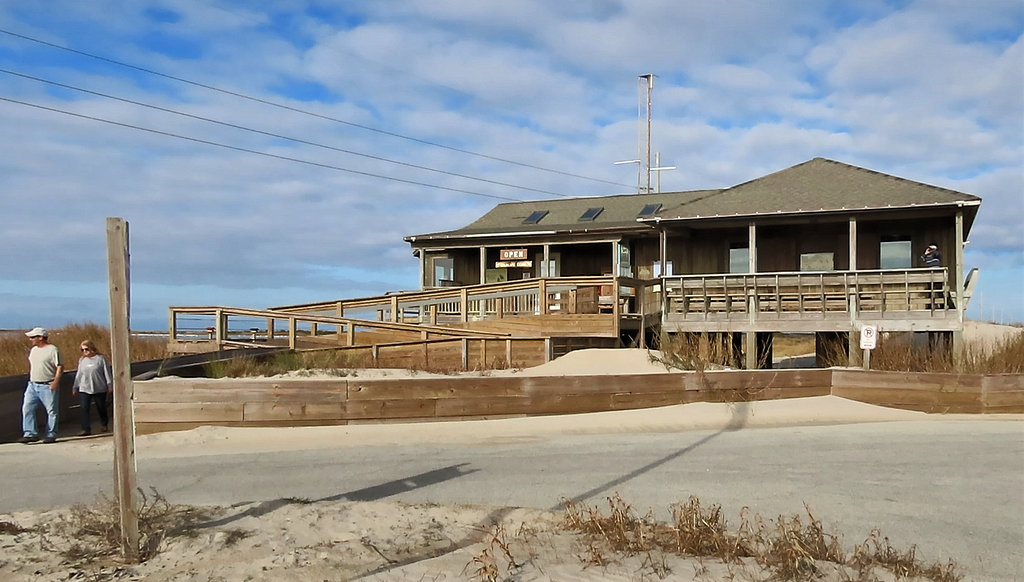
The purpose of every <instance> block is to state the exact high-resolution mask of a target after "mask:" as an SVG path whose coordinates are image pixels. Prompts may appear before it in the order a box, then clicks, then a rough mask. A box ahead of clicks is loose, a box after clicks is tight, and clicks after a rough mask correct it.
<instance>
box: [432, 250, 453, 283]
mask: <svg viewBox="0 0 1024 582" xmlns="http://www.w3.org/2000/svg"><path fill="white" fill-rule="evenodd" d="M454 282H455V259H453V258H451V257H435V258H434V287H450V286H451V285H452V284H453V283H454Z"/></svg>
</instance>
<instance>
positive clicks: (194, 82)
mask: <svg viewBox="0 0 1024 582" xmlns="http://www.w3.org/2000/svg"><path fill="white" fill-rule="evenodd" d="M0 33H4V34H7V35H10V36H13V37H17V38H21V39H24V40H27V41H31V42H35V43H39V44H42V45H46V46H49V47H53V48H56V49H60V50H63V51H68V52H71V53H75V54H77V55H82V56H85V57H89V58H91V59H97V60H100V61H104V62H107V63H111V64H114V65H118V66H121V67H127V68H129V69H134V70H136V71H141V72H143V73H148V74H150V75H156V76H158V77H164V78H165V79H171V80H173V81H178V82H179V83H186V84H188V85H192V86H195V87H201V88H203V89H209V90H210V91H217V92H218V93H224V94H225V95H231V96H233V97H238V98H241V99H247V100H249V101H255V102H256V103H262V104H264V105H270V106H271V107H278V108H280V109H285V110H288V111H294V112H295V113H302V114H303V115H310V116H313V117H318V118H320V119H325V120H327V121H333V122H335V123H341V124H344V125H348V126H351V127H358V128H359V129H365V130H367V131H373V132H376V133H380V134H384V135H388V136H391V137H397V138H400V139H405V140H409V141H412V142H416V143H421V144H424V145H429V146H433V147H439V148H444V149H446V150H450V151H453V152H459V153H462V154H468V155H471V156H477V157H480V158H485V159H488V160H494V161H496V162H503V163H506V164H513V165H516V166H522V167H524V168H531V169H534V170H541V171H544V172H551V173H553V174H560V175H563V176H569V177H572V178H580V179H583V180H590V181H593V182H601V183H604V184H612V185H614V186H626V187H632V186H633V185H631V184H622V183H620V182H612V181H610V180H602V179H600V178H591V177H590V176H582V175H580V174H573V173H571V172H563V171H561V170H552V169H550V168H544V167H542V166H535V165H533V164H527V163H524V162H517V161H515V160H507V159H505V158H499V157H496V156H490V155H487V154H481V153H478V152H473V151H470V150H464V149H460V148H457V147H452V146H448V145H444V144H440V143H436V142H432V141H427V140H425V139H419V138H416V137H411V136H408V135H402V134H400V133H394V132H390V131H386V130H383V129H378V128H376V127H370V126H368V125H361V124H358V123H354V122H351V121H345V120H344V119H338V118H336V117H331V116H329V115H323V114H320V113H314V112H312V111H307V110H305V109H299V108H297V107H291V106H289V105H284V104H281V103H276V102H274V101H268V100H266V99H260V98H259V97H252V96H249V95H245V94H243V93H238V92H235V91H230V90H228V89H221V88H219V87H214V86H212V85H206V84H204V83H199V82H196V81H190V80H188V79H183V78H181V77H175V76H174V75H168V74H167V73H161V72H159V71H154V70H152V69H146V68H143V67H138V66H136V65H130V64H128V63H125V62H122V61H117V60H114V59H110V58H107V57H102V56H99V55H94V54H91V53H87V52H85V51H80V50H76V49H73V48H68V47H65V46H61V45H59V44H55V43H52V42H47V41H45V40H41V39H38V38H32V37H30V36H25V35H23V34H18V33H16V32H11V31H9V30H4V29H2V28H0Z"/></svg>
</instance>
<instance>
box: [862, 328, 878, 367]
mask: <svg viewBox="0 0 1024 582" xmlns="http://www.w3.org/2000/svg"><path fill="white" fill-rule="evenodd" d="M877 345H878V326H876V325H865V326H863V327H861V328H860V349H862V350H864V357H863V358H862V359H863V360H864V369H865V370H870V369H871V350H873V349H875V347H876V346H877Z"/></svg>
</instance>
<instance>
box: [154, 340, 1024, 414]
mask: <svg viewBox="0 0 1024 582" xmlns="http://www.w3.org/2000/svg"><path fill="white" fill-rule="evenodd" d="M469 341H471V342H472V341H474V340H469ZM488 341H492V340H488ZM493 341H498V342H501V343H502V344H504V340H493ZM409 357H412V356H409ZM438 357H441V356H440V355H438ZM460 358H461V354H460ZM829 394H834V395H836V396H841V397H844V398H850V399H852V400H859V401H861V402H867V403H870V404H879V405H883V406H889V407H894V408H903V409H910V410H920V411H924V412H940V413H949V412H974V413H980V412H1024V375H993V376H981V375H953V374H904V373H895V372H873V371H861V370H845V369H818V370H758V371H751V372H747V371H721V372H709V373H706V374H697V373H692V372H687V373H659V374H632V375H598V376H539V377H536V376H535V377H529V376H505V377H495V376H482V377H461V376H450V377H441V378H437V377H432V378H416V377H413V378H403V379H387V378H384V379H372V380H371V379H360V378H359V377H358V376H356V377H344V378H343V377H339V378H337V379H333V378H332V379H304V378H294V379H291V378H290V379H244V380H209V379H173V380H171V379H162V380H154V381H148V382H136V383H135V419H136V423H137V427H138V431H139V433H140V434H145V433H152V432H161V431H167V430H184V429H190V428H195V427H197V426H201V425H218V426H319V425H338V424H355V423H366V422H395V421H411V420H442V419H459V418H461V419H470V418H473V419H476V418H499V417H506V416H523V415H551V414H571V413H581V412H600V411H609V410H624V409H634V408H649V407H655V406H667V405H672V404H683V403H689V402H737V401H752V400H774V399H781V398H801V397H808V396H825V395H829Z"/></svg>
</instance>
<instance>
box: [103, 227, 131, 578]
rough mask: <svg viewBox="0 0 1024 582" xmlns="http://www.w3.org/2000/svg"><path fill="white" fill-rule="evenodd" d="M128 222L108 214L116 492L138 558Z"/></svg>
mask: <svg viewBox="0 0 1024 582" xmlns="http://www.w3.org/2000/svg"><path fill="white" fill-rule="evenodd" d="M129 265H130V262H129V258H128V223H127V222H125V220H124V219H123V218H107V277H108V281H109V284H110V359H111V367H112V369H113V372H114V492H115V493H116V494H117V505H118V508H119V509H120V511H121V554H122V555H123V556H124V557H125V558H126V559H135V558H136V557H138V553H139V516H138V513H137V511H138V509H137V508H138V506H137V505H136V499H135V490H136V477H135V419H134V417H133V414H132V400H133V398H134V387H133V385H132V372H131V368H132V366H131V364H132V360H131V352H130V350H129V347H128V339H129V332H130V329H131V324H130V321H129V305H130V304H131V293H130V290H129V287H130V282H131V278H130V276H129Z"/></svg>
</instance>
